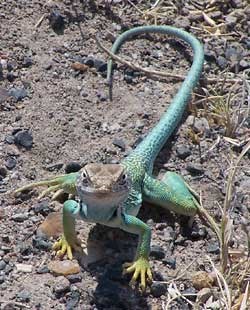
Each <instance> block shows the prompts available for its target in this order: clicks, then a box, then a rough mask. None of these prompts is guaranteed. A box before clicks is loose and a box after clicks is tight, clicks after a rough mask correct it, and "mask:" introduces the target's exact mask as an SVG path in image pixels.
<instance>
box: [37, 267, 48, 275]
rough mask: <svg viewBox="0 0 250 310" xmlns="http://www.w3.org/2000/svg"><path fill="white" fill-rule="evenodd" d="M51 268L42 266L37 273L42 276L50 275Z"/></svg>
mask: <svg viewBox="0 0 250 310" xmlns="http://www.w3.org/2000/svg"><path fill="white" fill-rule="evenodd" d="M48 272H49V268H48V266H41V267H40V268H38V269H37V273H39V274H42V273H48Z"/></svg>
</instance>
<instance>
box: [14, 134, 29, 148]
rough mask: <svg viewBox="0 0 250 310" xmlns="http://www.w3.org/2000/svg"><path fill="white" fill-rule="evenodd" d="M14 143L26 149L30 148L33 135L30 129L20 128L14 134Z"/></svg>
mask: <svg viewBox="0 0 250 310" xmlns="http://www.w3.org/2000/svg"><path fill="white" fill-rule="evenodd" d="M15 144H18V145H21V146H23V147H25V148H26V149H30V148H31V147H32V144H33V137H32V134H31V132H30V131H28V130H21V131H18V132H17V133H16V134H15Z"/></svg>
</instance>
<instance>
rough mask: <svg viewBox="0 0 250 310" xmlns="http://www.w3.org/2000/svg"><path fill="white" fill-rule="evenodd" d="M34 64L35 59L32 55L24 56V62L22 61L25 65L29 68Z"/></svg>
mask: <svg viewBox="0 0 250 310" xmlns="http://www.w3.org/2000/svg"><path fill="white" fill-rule="evenodd" d="M32 64H33V61H32V58H31V57H30V56H25V57H24V58H23V63H22V65H23V67H25V68H28V67H30V66H32Z"/></svg>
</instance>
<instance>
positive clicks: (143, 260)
mask: <svg viewBox="0 0 250 310" xmlns="http://www.w3.org/2000/svg"><path fill="white" fill-rule="evenodd" d="M144 33H161V34H168V35H171V36H175V37H177V38H179V39H182V40H183V41H185V42H186V43H187V44H189V45H190V46H191V48H192V50H193V64H192V66H191V69H190V70H189V72H188V74H187V76H186V78H185V80H184V82H183V83H182V85H181V87H180V89H179V91H178V92H177V94H176V96H175V97H174V99H173V101H172V103H171V104H170V106H169V108H168V110H167V111H166V112H165V113H164V114H163V116H162V118H161V119H160V121H159V122H158V123H157V124H156V126H155V127H154V128H153V129H152V130H151V131H150V133H149V134H148V135H147V136H146V137H145V139H144V140H143V141H142V142H141V143H140V144H139V145H138V146H137V147H136V148H135V149H134V150H133V151H132V152H131V154H130V155H129V156H128V157H126V158H125V159H124V160H123V161H122V162H121V163H120V164H116V165H112V167H110V166H108V165H105V164H100V163H96V164H88V165H86V166H85V167H83V168H82V169H81V170H80V171H79V172H75V173H71V174H68V175H63V176H59V177H56V178H53V179H51V180H45V181H41V182H37V183H32V184H29V185H27V186H24V187H22V188H20V189H18V190H17V191H23V190H25V189H29V188H33V187H35V186H41V185H47V186H49V188H48V189H47V190H45V191H44V192H43V193H42V196H43V195H45V194H47V193H48V192H56V191H58V190H59V191H64V192H67V193H70V194H74V195H76V196H77V197H78V200H73V199H71V200H67V201H66V202H65V203H64V208H63V227H64V234H63V236H62V238H61V239H60V240H59V241H58V242H56V243H55V246H54V248H55V249H57V250H58V252H57V253H58V254H59V255H64V254H65V253H67V255H68V257H69V258H70V259H72V249H75V250H78V249H79V242H78V240H77V238H76V232H75V219H76V218H81V219H82V220H85V221H90V222H97V223H101V224H104V225H107V226H112V227H119V228H121V229H123V230H125V231H128V232H130V233H134V234H138V235H139V242H138V248H137V252H136V255H135V259H134V261H133V262H132V263H127V264H125V265H124V268H125V272H127V273H133V276H132V282H135V281H136V280H137V279H138V278H140V282H141V287H142V289H144V288H145V286H146V280H147V279H148V280H152V274H151V270H150V266H149V252H150V239H151V230H150V228H149V227H148V226H147V225H146V224H145V223H143V222H142V221H141V220H140V219H138V218H137V217H136V216H137V214H138V212H139V209H140V206H141V203H142V200H147V201H150V202H152V203H153V204H157V205H160V206H163V207H165V208H168V209H170V210H172V211H174V212H177V213H179V214H184V215H188V216H193V215H194V214H196V213H197V212H198V211H199V203H198V200H197V199H196V197H195V195H194V193H193V191H192V190H191V189H190V188H189V186H188V185H187V184H186V183H185V181H184V180H183V179H182V178H181V176H179V175H177V174H176V173H173V172H167V173H166V175H165V176H164V178H163V179H162V180H161V181H160V180H157V179H155V178H154V177H153V176H152V168H153V163H154V160H155V158H156V156H157V155H158V153H159V151H160V149H161V148H162V147H163V145H164V144H165V142H166V141H167V139H168V138H169V136H170V135H171V134H172V132H173V131H174V130H175V128H176V127H177V125H178V124H179V122H180V120H181V117H182V114H183V112H184V110H185V107H186V104H187V102H188V100H189V98H190V96H191V93H192V90H193V89H194V87H195V86H196V84H197V82H198V80H199V77H200V74H201V71H202V66H203V61H204V53H203V48H202V46H201V44H200V43H199V41H198V40H197V39H196V38H195V37H194V36H193V35H191V34H189V33H187V32H185V31H183V30H180V29H177V28H174V27H170V26H142V27H137V28H133V29H131V30H128V31H126V32H124V33H123V34H121V35H120V36H119V37H118V38H117V40H116V41H115V43H114V44H113V47H112V50H111V51H112V52H113V53H114V54H115V53H117V52H118V50H119V48H120V47H121V46H122V44H124V43H125V42H126V41H127V40H128V39H130V38H133V37H135V36H137V35H139V34H144ZM111 72H112V60H109V63H108V74H107V77H108V81H109V82H110V83H111ZM112 169H113V170H112ZM102 183H103V184H102ZM100 184H101V185H100ZM102 185H103V186H102ZM114 189H115V190H114Z"/></svg>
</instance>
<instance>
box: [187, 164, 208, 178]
mask: <svg viewBox="0 0 250 310" xmlns="http://www.w3.org/2000/svg"><path fill="white" fill-rule="evenodd" d="M186 170H187V171H188V172H190V173H191V174H192V175H202V174H203V173H204V169H203V167H202V166H201V165H199V164H193V163H189V164H188V165H187V167H186Z"/></svg>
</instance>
